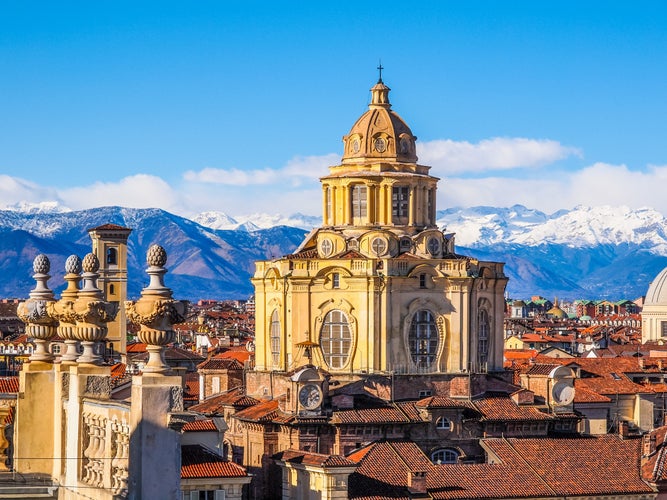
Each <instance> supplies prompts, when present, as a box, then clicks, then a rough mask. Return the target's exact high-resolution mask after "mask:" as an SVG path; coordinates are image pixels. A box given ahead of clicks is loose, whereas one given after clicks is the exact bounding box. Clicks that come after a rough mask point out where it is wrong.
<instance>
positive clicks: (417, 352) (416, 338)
mask: <svg viewBox="0 0 667 500" xmlns="http://www.w3.org/2000/svg"><path fill="white" fill-rule="evenodd" d="M408 349H409V352H410V359H411V360H412V363H413V364H414V365H415V366H416V367H417V368H418V369H424V368H425V369H426V370H428V371H430V370H431V369H432V368H434V366H435V365H436V364H437V356H438V351H439V349H440V332H439V331H438V325H437V324H436V319H435V315H434V314H433V313H432V312H431V311H430V310H428V309H419V310H417V311H415V313H414V314H413V315H412V317H411V318H410V326H409V328H408Z"/></svg>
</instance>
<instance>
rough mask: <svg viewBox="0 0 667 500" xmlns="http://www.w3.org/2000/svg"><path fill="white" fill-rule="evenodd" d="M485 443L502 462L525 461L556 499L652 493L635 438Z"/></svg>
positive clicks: (524, 440) (523, 463)
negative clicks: (546, 484) (640, 467)
mask: <svg viewBox="0 0 667 500" xmlns="http://www.w3.org/2000/svg"><path fill="white" fill-rule="evenodd" d="M484 444H485V446H488V447H489V448H490V449H492V450H493V451H494V453H496V454H498V455H500V456H501V457H503V460H504V462H505V463H516V465H517V466H524V465H525V463H526V462H528V463H529V464H530V467H531V469H532V470H534V471H535V473H536V474H537V475H539V477H540V478H541V479H542V480H544V481H545V482H546V483H548V484H549V486H550V488H551V489H552V490H553V491H554V492H555V493H556V495H558V496H570V495H572V496H574V495H577V496H584V495H605V494H606V495H610V494H615V493H651V492H652V491H653V490H652V489H651V488H649V487H648V485H646V483H644V482H643V481H642V480H641V478H640V474H639V462H640V445H641V440H638V439H626V440H623V439H620V438H619V437H618V436H615V435H606V436H600V437H595V438H568V439H490V440H484ZM545 450H548V452H547V453H545ZM582 464H585V467H582ZM601 478H604V480H601Z"/></svg>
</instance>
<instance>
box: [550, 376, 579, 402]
mask: <svg viewBox="0 0 667 500" xmlns="http://www.w3.org/2000/svg"><path fill="white" fill-rule="evenodd" d="M551 397H552V400H553V404H554V405H555V406H567V405H569V404H571V403H572V401H574V387H572V386H571V385H570V384H568V383H567V382H564V381H558V382H556V383H555V384H554V386H553V387H552V388H551Z"/></svg>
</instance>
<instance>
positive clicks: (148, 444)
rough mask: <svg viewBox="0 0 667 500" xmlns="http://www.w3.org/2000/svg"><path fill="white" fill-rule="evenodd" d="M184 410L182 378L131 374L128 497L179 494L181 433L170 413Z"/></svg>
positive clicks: (175, 496) (160, 496)
mask: <svg viewBox="0 0 667 500" xmlns="http://www.w3.org/2000/svg"><path fill="white" fill-rule="evenodd" d="M182 410H183V389H182V387H181V378H180V377H178V376H165V375H160V374H144V375H137V376H134V377H133V378H132V408H131V410H130V466H129V482H128V488H129V494H128V499H129V500H139V499H142V498H179V495H180V479H181V449H180V434H179V433H178V432H176V431H175V430H172V429H170V428H169V427H168V423H169V422H168V419H169V413H170V412H173V411H182Z"/></svg>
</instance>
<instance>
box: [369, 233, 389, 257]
mask: <svg viewBox="0 0 667 500" xmlns="http://www.w3.org/2000/svg"><path fill="white" fill-rule="evenodd" d="M371 248H372V249H373V253H374V254H375V255H377V256H378V257H379V256H380V255H384V253H385V252H386V251H387V241H386V240H385V239H384V238H379V237H378V238H374V239H373V241H372V242H371Z"/></svg>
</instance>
